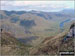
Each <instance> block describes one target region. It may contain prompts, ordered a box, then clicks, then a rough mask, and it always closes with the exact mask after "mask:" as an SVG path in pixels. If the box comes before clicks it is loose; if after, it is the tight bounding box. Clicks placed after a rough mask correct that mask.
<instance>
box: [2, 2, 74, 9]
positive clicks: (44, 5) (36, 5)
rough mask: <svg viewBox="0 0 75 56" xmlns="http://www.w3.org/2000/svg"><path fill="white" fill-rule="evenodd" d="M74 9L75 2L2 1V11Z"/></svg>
mask: <svg viewBox="0 0 75 56" xmlns="http://www.w3.org/2000/svg"><path fill="white" fill-rule="evenodd" d="M12 7H13V8H12ZM64 8H74V1H2V2H1V9H7V10H33V9H35V10H52V9H53V10H61V9H64Z"/></svg>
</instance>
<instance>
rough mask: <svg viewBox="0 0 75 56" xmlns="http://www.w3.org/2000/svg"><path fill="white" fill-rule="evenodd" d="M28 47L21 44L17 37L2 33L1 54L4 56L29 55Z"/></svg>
mask: <svg viewBox="0 0 75 56" xmlns="http://www.w3.org/2000/svg"><path fill="white" fill-rule="evenodd" d="M28 47H30V46H28V45H24V44H22V43H21V42H19V41H18V40H17V39H16V38H15V37H13V36H12V35H11V34H9V33H7V32H3V33H2V37H1V54H2V55H26V54H28Z"/></svg>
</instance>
